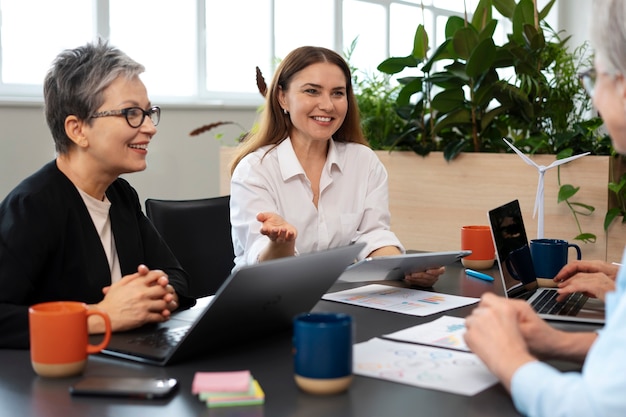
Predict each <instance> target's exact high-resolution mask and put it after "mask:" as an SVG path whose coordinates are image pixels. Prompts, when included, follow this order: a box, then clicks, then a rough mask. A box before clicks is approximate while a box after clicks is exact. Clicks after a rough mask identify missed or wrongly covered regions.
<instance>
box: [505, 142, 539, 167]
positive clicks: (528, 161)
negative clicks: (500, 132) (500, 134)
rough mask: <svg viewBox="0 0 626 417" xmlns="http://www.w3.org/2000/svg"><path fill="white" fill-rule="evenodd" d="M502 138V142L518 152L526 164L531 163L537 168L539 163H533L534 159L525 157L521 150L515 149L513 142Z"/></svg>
mask: <svg viewBox="0 0 626 417" xmlns="http://www.w3.org/2000/svg"><path fill="white" fill-rule="evenodd" d="M502 140H503V141H504V142H506V144H507V145H509V147H510V148H511V149H513V151H514V152H515V153H516V154H518V155H519V156H520V158H522V159H523V160H524V162H526V163H527V164H528V165H532V166H534V167H536V168H539V165H537V164H536V163H535V161H533V160H532V159H530V158H529V157H527V156H526V155H524V153H523V152H522V151H520V150H519V149H517V148H516V147H515V146H513V144H512V143H511V142H509V141H508V140H506V139H505V138H502Z"/></svg>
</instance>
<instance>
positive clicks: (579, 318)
mask: <svg viewBox="0 0 626 417" xmlns="http://www.w3.org/2000/svg"><path fill="white" fill-rule="evenodd" d="M489 223H490V225H491V233H492V237H493V242H494V246H495V248H496V259H497V261H498V269H499V273H500V279H501V282H502V288H503V290H504V296H505V297H509V298H522V299H525V300H527V301H528V302H529V303H530V304H531V305H532V307H533V308H534V309H535V311H537V313H538V314H539V316H541V317H542V318H544V319H546V320H555V321H564V322H574V323H592V324H604V313H605V310H604V303H603V302H602V301H600V300H597V299H594V298H588V297H586V296H584V295H583V294H581V293H575V294H571V295H570V296H569V297H568V299H567V300H566V301H564V302H561V303H558V302H556V296H557V292H556V288H548V287H539V285H538V283H537V281H536V277H535V278H534V280H532V281H530V282H527V283H522V282H520V281H519V280H517V279H516V278H514V277H513V275H512V274H511V271H510V270H509V267H508V266H507V257H508V256H509V254H510V253H512V252H514V251H516V250H519V249H520V248H523V247H524V246H528V237H527V235H526V229H525V227H524V221H523V219H522V211H521V209H520V205H519V201H518V200H513V201H511V202H509V203H506V204H504V205H502V206H500V207H496V208H494V209H492V210H490V211H489Z"/></svg>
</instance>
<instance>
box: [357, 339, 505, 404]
mask: <svg viewBox="0 0 626 417" xmlns="http://www.w3.org/2000/svg"><path fill="white" fill-rule="evenodd" d="M353 355H354V359H353V365H354V366H353V368H354V373H355V374H357V375H362V376H368V377H371V378H379V379H384V380H387V381H393V382H398V383H401V384H407V385H413V386H416V387H421V388H428V389H435V390H439V391H446V392H451V393H454V394H459V395H466V396H472V395H476V394H478V393H479V392H481V391H483V390H485V389H487V388H489V387H490V386H492V385H494V384H496V383H497V382H498V379H497V378H496V377H495V376H494V375H493V374H492V373H491V372H489V370H488V369H487V367H486V366H485V364H484V363H483V362H482V361H481V360H480V359H479V358H478V356H476V355H474V354H473V353H467V352H458V351H454V350H450V349H441V348H435V347H430V346H420V345H413V344H410V343H400V342H394V341H390V340H383V339H379V338H373V339H370V340H368V341H367V342H363V343H358V344H355V345H354V350H353Z"/></svg>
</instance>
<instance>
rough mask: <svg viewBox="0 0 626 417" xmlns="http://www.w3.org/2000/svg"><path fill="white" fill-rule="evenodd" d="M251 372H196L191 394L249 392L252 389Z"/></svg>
mask: <svg viewBox="0 0 626 417" xmlns="http://www.w3.org/2000/svg"><path fill="white" fill-rule="evenodd" d="M250 381H251V375H250V371H247V370H246V371H231V372H196V374H195V375H194V377H193V382H192V384H191V393H192V394H199V393H201V392H247V391H248V390H249V389H250Z"/></svg>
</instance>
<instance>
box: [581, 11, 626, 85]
mask: <svg viewBox="0 0 626 417" xmlns="http://www.w3.org/2000/svg"><path fill="white" fill-rule="evenodd" d="M590 35H591V44H592V46H593V48H594V50H595V54H596V59H599V60H600V62H602V64H603V65H604V66H605V67H606V70H607V71H608V72H609V73H610V74H613V75H615V74H626V1H624V0H594V1H593V4H592V13H591V34H590Z"/></svg>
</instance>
